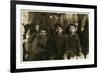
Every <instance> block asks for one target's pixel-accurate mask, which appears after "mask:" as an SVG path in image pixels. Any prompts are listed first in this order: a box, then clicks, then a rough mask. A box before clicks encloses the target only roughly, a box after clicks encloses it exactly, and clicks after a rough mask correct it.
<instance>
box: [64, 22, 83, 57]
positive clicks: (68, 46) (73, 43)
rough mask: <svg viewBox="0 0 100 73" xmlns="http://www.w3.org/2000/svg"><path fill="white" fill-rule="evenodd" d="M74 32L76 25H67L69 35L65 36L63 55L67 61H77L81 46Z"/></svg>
mask: <svg viewBox="0 0 100 73" xmlns="http://www.w3.org/2000/svg"><path fill="white" fill-rule="evenodd" d="M76 31H77V25H74V24H69V33H68V34H67V35H65V55H66V57H67V59H71V58H76V59H77V58H78V57H79V56H80V52H81V44H80V38H79V36H78V34H77V33H76Z"/></svg>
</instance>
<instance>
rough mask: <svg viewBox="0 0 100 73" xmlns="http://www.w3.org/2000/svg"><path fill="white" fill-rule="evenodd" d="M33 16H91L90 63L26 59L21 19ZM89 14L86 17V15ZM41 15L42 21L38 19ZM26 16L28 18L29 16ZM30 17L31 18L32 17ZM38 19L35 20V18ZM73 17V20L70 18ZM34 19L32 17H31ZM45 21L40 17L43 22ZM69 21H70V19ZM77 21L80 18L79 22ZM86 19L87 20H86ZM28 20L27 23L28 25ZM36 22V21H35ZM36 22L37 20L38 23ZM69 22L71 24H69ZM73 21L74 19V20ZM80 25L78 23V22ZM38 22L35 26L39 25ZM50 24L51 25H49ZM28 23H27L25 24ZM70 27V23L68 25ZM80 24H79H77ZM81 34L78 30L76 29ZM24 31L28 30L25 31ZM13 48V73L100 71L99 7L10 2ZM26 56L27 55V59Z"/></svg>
mask: <svg viewBox="0 0 100 73" xmlns="http://www.w3.org/2000/svg"><path fill="white" fill-rule="evenodd" d="M24 11H26V12H30V13H32V15H37V16H36V17H37V19H39V18H40V17H41V15H50V18H51V19H52V18H53V15H57V16H59V15H60V14H63V16H64V15H67V14H70V13H71V15H72V14H76V13H77V14H76V15H80V16H82V13H83V15H87V16H88V19H89V20H88V21H89V23H88V26H89V27H88V32H89V33H88V35H89V36H88V39H89V41H88V42H89V44H88V46H89V57H90V58H88V59H82V60H81V59H79V60H67V61H66V60H50V61H49V60H46V61H45V60H44V61H33V60H32V63H31V62H30V60H29V59H28V60H26V59H25V62H24V58H23V53H24V52H23V50H21V49H22V48H23V47H22V46H23V43H22V41H23V39H22V38H23V36H21V35H22V33H23V32H22V31H23V30H22V26H21V25H22V18H24V16H23V12H24ZM84 13H86V14H84ZM38 14H40V15H39V17H38ZM26 15H27V14H26ZM32 15H30V16H32ZM36 17H35V18H36ZM69 17H70V16H69ZM30 18H31V17H30ZM42 19H43V17H41V19H40V20H41V22H42V21H43V20H42ZM68 19H69V18H68ZM76 19H77V18H76ZM84 19H85V17H84ZM27 20H28V19H26V21H27ZM34 20H35V19H34ZM35 21H36V20H35ZM46 21H47V18H44V22H42V23H43V24H47V23H46ZM69 21H70V20H69ZM71 21H72V19H71ZM76 21H77V20H76ZM41 22H39V21H36V22H34V23H36V24H40V25H41ZM48 22H51V21H48ZM26 23H27V22H26ZM68 23H70V22H68ZM78 24H79V23H78ZM77 30H78V29H77ZM24 31H25V30H24ZM10 34H11V35H10V46H11V63H10V64H11V66H10V68H11V72H29V71H45V70H59V69H60V70H61V69H80V68H91V67H97V6H94V5H81V4H64V3H47V2H33V1H11V30H10ZM91 48H92V49H91ZM25 56H26V55H25Z"/></svg>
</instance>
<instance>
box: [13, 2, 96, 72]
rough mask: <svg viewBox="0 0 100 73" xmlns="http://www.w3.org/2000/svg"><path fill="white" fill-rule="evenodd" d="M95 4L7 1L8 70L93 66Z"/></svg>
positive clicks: (94, 52) (20, 70)
mask: <svg viewBox="0 0 100 73" xmlns="http://www.w3.org/2000/svg"><path fill="white" fill-rule="evenodd" d="M96 16H97V15H96V6H91V5H77V4H60V3H45V2H28V1H27V2H26V1H12V2H11V72H23V71H42V70H58V69H74V68H88V67H96V66H97V53H96V52H97V44H96V41H97V39H96V38H97V37H96V36H97V34H96V33H97V31H96V27H97V21H96V18H97V17H96Z"/></svg>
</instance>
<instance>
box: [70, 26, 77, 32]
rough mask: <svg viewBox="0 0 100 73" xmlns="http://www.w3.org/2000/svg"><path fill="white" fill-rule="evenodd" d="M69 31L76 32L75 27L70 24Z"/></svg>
mask: <svg viewBox="0 0 100 73" xmlns="http://www.w3.org/2000/svg"><path fill="white" fill-rule="evenodd" d="M69 31H70V32H71V33H75V32H76V29H75V27H74V26H72V25H70V28H69Z"/></svg>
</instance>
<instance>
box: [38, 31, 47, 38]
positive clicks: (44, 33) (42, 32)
mask: <svg viewBox="0 0 100 73" xmlns="http://www.w3.org/2000/svg"><path fill="white" fill-rule="evenodd" d="M46 35H47V32H46V30H41V31H40V36H41V37H42V38H44V37H46Z"/></svg>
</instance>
